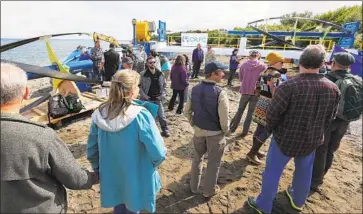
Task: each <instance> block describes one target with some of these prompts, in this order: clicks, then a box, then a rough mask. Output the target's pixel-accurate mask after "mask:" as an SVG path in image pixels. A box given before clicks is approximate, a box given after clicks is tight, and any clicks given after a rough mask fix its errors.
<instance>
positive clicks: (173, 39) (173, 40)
mask: <svg viewBox="0 0 363 214" xmlns="http://www.w3.org/2000/svg"><path fill="white" fill-rule="evenodd" d="M226 38H228V37H223V36H222V37H208V39H213V40H216V41H217V43H208V45H210V46H212V47H216V48H221V47H229V48H239V43H240V40H241V38H233V39H232V40H236V42H235V44H223V43H222V42H221V41H223V40H226ZM180 39H181V36H168V40H167V41H168V43H167V44H168V45H171V46H177V45H181V43H180V42H176V41H177V40H180ZM229 39H230V38H229ZM251 40H255V41H256V40H259V41H261V43H262V44H261V48H263V49H264V50H265V49H283V50H289V49H291V48H293V47H291V46H287V45H281V46H277V45H266V43H267V42H270V41H272V40H269V39H266V37H262V38H250V37H247V41H251ZM298 41H304V42H309V44H310V45H311V44H319V42H322V44H323V45H325V47H326V50H327V51H331V50H332V48H333V47H334V45H335V42H334V40H322V41H321V40H320V39H298V38H295V43H296V42H298Z"/></svg>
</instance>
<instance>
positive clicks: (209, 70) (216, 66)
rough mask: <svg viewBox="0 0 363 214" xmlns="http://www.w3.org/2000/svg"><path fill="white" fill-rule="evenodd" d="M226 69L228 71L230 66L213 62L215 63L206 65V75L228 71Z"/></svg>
mask: <svg viewBox="0 0 363 214" xmlns="http://www.w3.org/2000/svg"><path fill="white" fill-rule="evenodd" d="M226 69H228V66H226V65H224V64H222V63H220V62H217V61H213V62H210V63H207V64H206V65H205V69H204V73H205V74H209V73H213V72H216V71H217V70H226Z"/></svg>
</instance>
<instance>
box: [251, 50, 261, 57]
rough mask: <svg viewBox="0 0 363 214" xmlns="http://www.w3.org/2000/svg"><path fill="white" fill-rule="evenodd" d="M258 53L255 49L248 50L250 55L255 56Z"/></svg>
mask: <svg viewBox="0 0 363 214" xmlns="http://www.w3.org/2000/svg"><path fill="white" fill-rule="evenodd" d="M259 53H260V52H258V51H257V50H252V51H250V56H257V55H258V54H259Z"/></svg>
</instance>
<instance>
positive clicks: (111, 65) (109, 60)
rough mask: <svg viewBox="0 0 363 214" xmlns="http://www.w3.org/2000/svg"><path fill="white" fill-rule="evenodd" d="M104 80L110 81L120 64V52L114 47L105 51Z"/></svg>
mask: <svg viewBox="0 0 363 214" xmlns="http://www.w3.org/2000/svg"><path fill="white" fill-rule="evenodd" d="M104 55H105V66H104V68H105V80H106V81H110V80H111V77H112V76H113V75H114V74H115V73H116V72H117V71H118V68H119V66H120V54H119V53H117V52H116V51H115V50H114V49H110V50H108V51H106V52H105V54H104Z"/></svg>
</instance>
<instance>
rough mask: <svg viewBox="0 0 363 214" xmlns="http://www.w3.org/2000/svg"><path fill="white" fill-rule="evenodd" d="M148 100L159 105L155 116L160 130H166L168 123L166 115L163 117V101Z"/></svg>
mask: <svg viewBox="0 0 363 214" xmlns="http://www.w3.org/2000/svg"><path fill="white" fill-rule="evenodd" d="M150 102H152V103H154V104H156V105H158V106H159V109H158V115H157V118H158V120H159V123H160V127H161V130H162V131H168V125H167V123H166V117H165V114H164V107H163V102H162V101H159V100H155V101H150Z"/></svg>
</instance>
